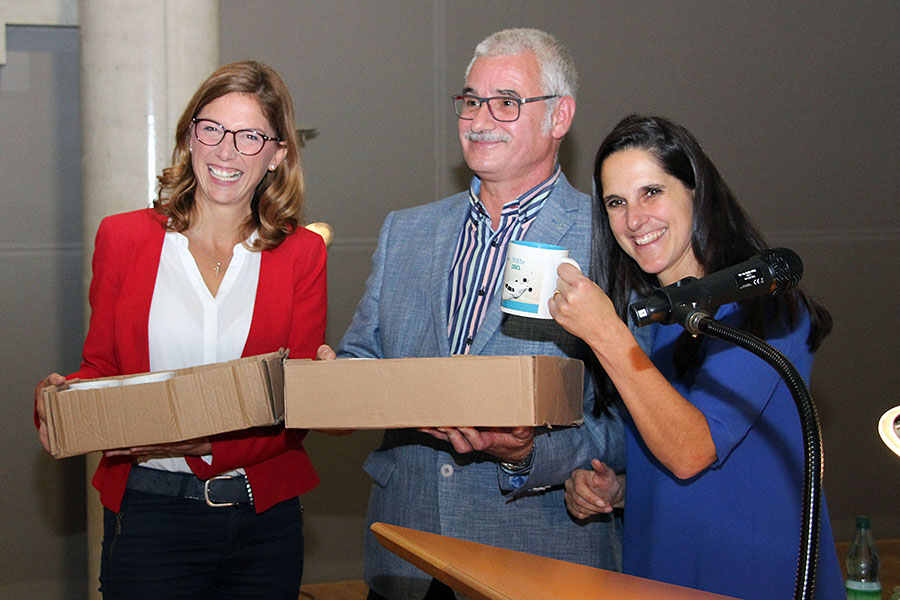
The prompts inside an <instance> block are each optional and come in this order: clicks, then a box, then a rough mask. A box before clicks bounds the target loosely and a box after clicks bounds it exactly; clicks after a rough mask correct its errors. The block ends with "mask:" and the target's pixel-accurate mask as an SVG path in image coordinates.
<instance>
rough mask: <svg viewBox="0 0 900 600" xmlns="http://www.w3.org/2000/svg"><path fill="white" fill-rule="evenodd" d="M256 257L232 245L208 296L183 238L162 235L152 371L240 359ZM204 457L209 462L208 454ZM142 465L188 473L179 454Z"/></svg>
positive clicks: (153, 319)
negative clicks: (218, 282) (217, 283)
mask: <svg viewBox="0 0 900 600" xmlns="http://www.w3.org/2000/svg"><path fill="white" fill-rule="evenodd" d="M256 237H257V234H256V233H255V232H254V233H253V235H251V236H250V238H249V239H248V240H247V243H248V244H250V243H253V241H254V240H255V239H256ZM261 258H262V256H261V253H260V252H251V251H250V250H248V249H247V248H246V247H245V246H244V245H243V244H237V245H235V247H234V249H233V256H232V259H231V263H229V265H228V268H227V269H226V270H225V273H224V274H223V276H222V283H221V285H220V286H219V290H218V292H217V293H216V295H215V296H213V295H212V294H211V293H210V291H209V288H207V287H206V284H205V283H203V277H202V276H201V275H200V267H198V265H197V262H196V261H195V260H194V257H193V256H192V255H191V253H190V251H189V250H188V238H187V237H186V236H184V235H183V234H181V233H176V232H167V233H166V234H165V239H164V240H163V247H162V253H161V255H160V259H159V270H158V271H157V274H156V285H155V286H154V288H153V299H152V301H151V303H150V319H149V322H148V324H147V328H148V334H149V339H150V370H151V371H169V370H172V369H182V368H185V367H193V366H196V365H205V364H209V363H215V362H223V361H228V360H232V359H235V358H240V357H241V354H242V353H243V351H244V345H245V344H246V342H247V335H248V334H249V332H250V322H251V320H252V318H253V306H254V304H255V301H256V287H257V283H258V282H259V266H260V261H261ZM210 268H212V267H210ZM203 459H204V460H205V461H206V462H207V463H211V462H212V457H211V456H204V457H203ZM141 465H142V466H145V467H152V468H156V469H164V470H167V471H180V472H187V473H189V472H190V471H191V470H190V468H189V467H188V465H187V461H185V460H184V458H182V457H178V458H155V459H150V460H147V461H144V462H142V463H141ZM242 471H243V470H239V472H242Z"/></svg>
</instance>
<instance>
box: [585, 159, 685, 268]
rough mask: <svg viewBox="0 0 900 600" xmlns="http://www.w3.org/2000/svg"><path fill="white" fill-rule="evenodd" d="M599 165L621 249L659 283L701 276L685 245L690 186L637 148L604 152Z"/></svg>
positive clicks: (605, 201)
mask: <svg viewBox="0 0 900 600" xmlns="http://www.w3.org/2000/svg"><path fill="white" fill-rule="evenodd" d="M600 169H601V170H600V179H601V182H602V185H603V204H604V206H605V207H606V212H607V215H609V225H610V229H612V232H613V235H614V236H615V238H616V241H617V242H618V243H619V245H620V246H621V247H622V249H623V250H624V251H625V253H626V254H628V255H629V256H630V257H632V258H633V259H634V260H635V261H637V263H638V265H639V266H640V267H641V269H642V270H644V271H645V272H647V273H652V274H655V275H656V276H657V278H658V279H659V283H660V285H669V284H670V283H674V282H676V281H678V280H679V279H682V278H684V277H688V276H694V277H701V276H702V275H703V269H702V268H701V266H700V264H699V262H698V261H697V258H696V256H694V251H693V248H692V247H691V231H692V218H693V217H692V215H693V202H694V194H693V191H692V190H690V189H688V188H687V187H685V185H684V184H683V183H681V181H680V180H679V179H678V178H676V177H674V176H672V175H669V174H668V173H666V172H665V171H664V170H663V168H662V166H661V165H660V164H659V162H658V161H657V159H656V157H654V156H653V155H652V154H651V153H650V152H648V151H646V150H642V149H638V148H629V149H626V150H619V151H617V152H614V153H612V154H610V155H609V156H608V157H607V158H606V159H605V160H604V161H603V164H602V165H601V168H600Z"/></svg>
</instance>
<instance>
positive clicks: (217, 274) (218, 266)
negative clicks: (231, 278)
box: [216, 261, 222, 277]
mask: <svg viewBox="0 0 900 600" xmlns="http://www.w3.org/2000/svg"><path fill="white" fill-rule="evenodd" d="M221 268H222V262H221V261H216V277H218V276H219V269H221Z"/></svg>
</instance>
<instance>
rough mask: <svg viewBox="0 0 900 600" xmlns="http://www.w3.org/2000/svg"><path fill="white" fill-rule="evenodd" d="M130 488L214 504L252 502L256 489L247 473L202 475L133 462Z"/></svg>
mask: <svg viewBox="0 0 900 600" xmlns="http://www.w3.org/2000/svg"><path fill="white" fill-rule="evenodd" d="M127 488H128V489H129V490H135V491H138V492H146V493H149V494H160V495H162V496H174V497H176V498H189V499H192V500H203V501H205V502H206V503H207V504H208V505H210V506H214V507H217V506H232V505H233V504H253V492H252V491H251V490H250V482H248V481H247V476H246V475H219V476H218V477H212V478H210V479H199V478H198V477H197V476H196V475H193V474H192V473H175V472H173V471H163V470H161V469H151V468H148V467H139V466H137V465H132V467H131V473H130V474H129V475H128V486H127Z"/></svg>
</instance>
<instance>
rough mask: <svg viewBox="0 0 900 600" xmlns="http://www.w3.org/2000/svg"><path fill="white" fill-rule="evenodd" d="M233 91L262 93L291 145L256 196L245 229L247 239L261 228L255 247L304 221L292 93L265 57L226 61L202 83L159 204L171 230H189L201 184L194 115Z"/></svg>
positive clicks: (182, 123) (274, 241)
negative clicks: (194, 158) (193, 149)
mask: <svg viewBox="0 0 900 600" xmlns="http://www.w3.org/2000/svg"><path fill="white" fill-rule="evenodd" d="M232 92H237V93H241V94H248V95H250V96H253V97H254V98H255V99H256V101H257V102H258V103H259V107H260V109H261V110H262V113H263V115H265V117H266V118H267V119H268V121H269V123H270V124H271V126H272V127H273V128H274V129H275V136H276V137H278V138H281V139H282V140H283V141H282V142H280V143H281V144H283V145H284V147H285V148H286V149H287V153H286V156H285V158H284V160H283V161H282V163H281V164H280V165H279V166H278V168H277V169H275V170H274V171H268V172H267V173H266V174H265V176H264V177H263V179H262V181H261V182H260V183H259V185H258V186H257V187H256V191H255V192H254V194H253V199H252V200H251V202H250V209H251V214H250V216H249V217H247V220H246V221H245V222H244V224H243V225H242V227H241V232H240V233H241V239H247V237H249V236H250V234H251V233H253V231H254V230H258V232H259V233H258V239H257V240H256V241H255V242H254V243H253V245H252V248H251V249H253V250H268V249H271V248H275V247H277V246H278V245H279V244H280V243H281V242H282V241H284V238H285V237H287V236H288V235H289V234H290V233H291V232H292V231H293V230H295V229H296V228H297V227H298V226H299V224H300V213H301V209H302V206H303V171H302V168H301V166H300V148H299V143H298V140H297V131H296V128H295V127H296V125H295V121H294V105H293V102H292V101H291V95H290V93H289V92H288V90H287V86H285V85H284V81H282V80H281V77H279V76H278V74H277V73H276V72H275V71H274V70H273V69H272V68H271V67H269V66H267V65H264V64H262V63H259V62H255V61H242V62H235V63H231V64H228V65H225V66H224V67H220V68H219V69H217V70H216V71H215V72H214V73H213V74H212V75H210V76H209V77H208V78H207V79H206V81H204V82H203V83H202V84H201V85H200V88H199V89H198V90H197V91H196V92H195V93H194V97H193V98H191V101H190V102H188V105H187V108H185V110H184V113H183V114H182V115H181V118H180V119H179V120H178V126H177V127H176V129H175V150H173V152H172V166H170V167H168V168H166V169H164V170H163V172H162V175H160V176H159V177H158V180H159V196H158V198H157V199H156V201H155V202H154V203H153V207H154V208H155V209H156V210H157V212H159V213H161V214H163V215H165V216H167V217H168V218H169V222H168V225H167V226H166V228H167V229H168V230H169V231H186V230H187V229H188V228H189V227H190V226H191V218H192V215H193V209H194V191H195V189H196V186H197V178H196V175H195V174H194V169H193V167H192V166H191V153H190V143H191V130H192V127H193V123H192V121H191V119H193V118H194V117H195V116H197V113H199V112H200V110H201V109H202V108H203V107H204V106H206V105H207V104H209V103H210V102H212V101H213V100H215V99H216V98H220V97H222V96H224V95H226V94H230V93H232ZM276 143H277V142H276Z"/></svg>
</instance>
